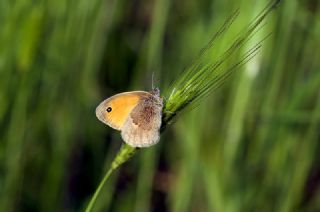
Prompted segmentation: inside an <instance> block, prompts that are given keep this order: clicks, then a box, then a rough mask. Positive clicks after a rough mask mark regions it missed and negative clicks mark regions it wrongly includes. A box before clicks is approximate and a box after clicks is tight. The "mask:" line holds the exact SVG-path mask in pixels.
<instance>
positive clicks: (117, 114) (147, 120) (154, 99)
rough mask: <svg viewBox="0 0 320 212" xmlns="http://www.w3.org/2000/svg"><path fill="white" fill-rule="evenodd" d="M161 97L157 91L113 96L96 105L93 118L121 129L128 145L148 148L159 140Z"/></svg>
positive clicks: (132, 92)
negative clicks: (95, 117)
mask: <svg viewBox="0 0 320 212" xmlns="http://www.w3.org/2000/svg"><path fill="white" fill-rule="evenodd" d="M162 107H163V100H162V98H161V97H160V90H159V89H158V88H155V89H153V90H152V91H151V92H146V91H131V92H124V93H119V94H117V95H114V96H112V97H110V98H108V99H106V100H104V101H103V102H101V103H100V104H99V106H98V107H97V108H96V116H97V118H98V119H99V120H100V121H102V122H103V123H105V124H106V125H108V126H110V127H112V128H114V129H116V130H120V131H121V137H122V139H123V140H124V141H125V142H126V143H127V144H129V145H130V146H132V147H149V146H152V145H155V144H156V143H158V142H159V139H160V127H161V118H162Z"/></svg>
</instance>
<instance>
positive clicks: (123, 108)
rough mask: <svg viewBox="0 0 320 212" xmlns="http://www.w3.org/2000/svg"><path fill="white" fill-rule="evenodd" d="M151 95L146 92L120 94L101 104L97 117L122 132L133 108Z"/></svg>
mask: <svg viewBox="0 0 320 212" xmlns="http://www.w3.org/2000/svg"><path fill="white" fill-rule="evenodd" d="M149 95H151V94H150V93H148V92H145V91H133V92H125V93H119V94H117V95H114V96H112V97H110V98H108V99H106V100H104V101H103V102H101V103H100V105H99V106H98V107H97V108H96V116H97V118H98V119H99V120H100V121H102V122H103V123H105V124H106V125H108V126H110V127H112V128H114V129H116V130H121V129H122V127H123V125H124V123H125V121H126V119H127V118H128V116H129V114H130V112H131V111H132V110H133V108H135V107H136V105H137V104H138V103H139V101H140V100H141V98H143V97H147V96H149Z"/></svg>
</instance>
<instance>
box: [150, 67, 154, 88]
mask: <svg viewBox="0 0 320 212" xmlns="http://www.w3.org/2000/svg"><path fill="white" fill-rule="evenodd" d="M151 86H152V90H154V71H153V72H152V76H151Z"/></svg>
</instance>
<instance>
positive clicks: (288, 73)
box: [0, 0, 320, 212]
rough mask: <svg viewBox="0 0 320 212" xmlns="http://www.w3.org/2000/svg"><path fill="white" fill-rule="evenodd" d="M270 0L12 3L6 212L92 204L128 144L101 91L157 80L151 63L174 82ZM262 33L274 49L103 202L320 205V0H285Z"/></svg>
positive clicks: (6, 85) (4, 111) (6, 71)
mask: <svg viewBox="0 0 320 212" xmlns="http://www.w3.org/2000/svg"><path fill="white" fill-rule="evenodd" d="M266 3H267V1H258V0H243V1H236V0H228V1H225V0H213V1H210V0H198V1H195V0H184V1H182V0H153V1H144V0H133V1H123V0H91V1H88V0H68V1H63V0H34V1H27V0H15V1H10V0H1V1H0V26H1V28H0V140H1V142H0V208H1V211H83V210H84V208H85V206H86V204H87V203H88V201H89V199H90V197H91V195H92V194H93V192H94V190H95V188H96V187H97V185H98V184H99V182H100V180H101V178H102V177H103V175H104V173H105V171H106V169H107V168H108V166H109V164H110V162H111V160H112V158H113V157H114V156H115V154H116V152H117V151H118V149H119V148H120V146H121V142H122V141H121V137H120V134H119V132H116V131H115V130H112V129H110V128H108V127H107V126H105V125H103V124H102V123H100V122H99V121H98V120H97V118H96V117H95V112H94V111H95V107H96V106H97V105H98V104H99V102H100V101H102V100H103V99H105V98H107V97H109V96H111V95H113V94H116V93H118V92H123V91H128V90H150V89H151V76H152V73H154V74H155V79H156V80H155V84H156V85H158V86H159V87H160V89H161V90H162V91H164V92H170V90H169V85H170V82H171V81H172V80H174V79H177V78H178V77H179V73H180V72H181V70H183V68H184V67H185V66H186V65H188V64H189V62H190V60H191V59H192V58H193V57H195V56H196V55H197V52H198V51H199V50H200V49H201V47H202V46H203V45H205V44H206V43H207V42H208V41H209V40H210V38H211V36H212V35H213V33H214V32H216V31H217V30H218V29H219V26H221V25H222V24H223V22H224V20H225V19H226V18H228V17H229V16H230V15H231V14H232V12H233V11H235V10H236V9H237V8H240V16H239V17H238V18H237V22H236V23H235V24H234V25H233V26H232V27H231V29H230V30H229V31H228V33H227V34H226V35H225V42H221V43H219V45H217V47H216V48H217V49H216V50H217V52H218V51H222V50H224V49H225V48H226V46H227V45H228V43H230V40H232V38H233V37H235V36H236V35H237V34H238V33H239V32H240V31H241V29H243V28H244V27H245V26H246V25H247V24H248V23H249V22H250V20H252V19H253V18H254V16H255V15H257V14H258V13H259V11H261V9H262V8H263V7H264V5H266ZM262 32H264V35H266V34H268V33H269V32H273V34H272V36H271V37H269V38H268V39H267V40H266V41H265V42H264V48H263V51H262V52H261V53H260V54H259V55H257V56H256V57H255V58H254V59H252V60H251V61H250V62H249V63H247V64H246V65H244V66H242V67H241V68H240V69H239V70H238V72H237V73H236V74H234V75H233V77H232V78H231V79H230V80H229V81H227V82H226V83H225V84H224V86H223V87H221V88H220V89H219V90H216V91H215V92H214V93H212V95H210V96H208V97H207V98H206V99H205V101H203V102H202V103H201V104H200V105H199V107H198V108H196V109H194V110H191V111H190V110H189V111H187V112H185V113H183V114H182V115H181V116H180V117H178V119H177V120H176V123H175V124H173V125H171V126H168V127H167V130H166V132H165V133H164V134H163V135H162V138H161V142H160V143H159V144H158V145H156V146H154V147H151V148H148V149H143V150H142V151H139V152H138V153H137V154H136V155H135V156H134V158H133V159H131V160H130V161H129V162H128V163H126V164H125V165H124V166H122V167H121V169H120V170H118V171H117V172H115V173H114V174H113V176H112V177H111V178H110V180H109V181H108V182H107V185H106V187H105V188H104V190H103V193H102V195H101V196H100V197H99V199H98V203H97V205H96V206H95V208H94V209H95V211H135V212H147V211H177V212H178V211H183V212H184V211H201V212H202V211H210V212H211V211H217V212H224V211H226V212H233V211H246V212H247V211H320V165H319V164H320V157H319V154H320V2H319V1H318V0H290V1H283V2H282V3H281V4H280V6H279V7H278V9H277V10H276V11H275V12H274V13H273V14H272V15H271V16H270V17H269V18H268V20H267V21H266V25H265V26H264V28H263V29H262ZM262 34H263V33H262ZM260 39H261V37H260ZM258 40H259V37H258ZM253 42H254V40H253ZM244 51H245V49H244ZM231 62H237V61H236V58H235V61H231Z"/></svg>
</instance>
